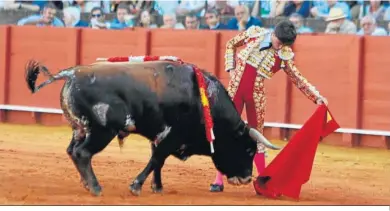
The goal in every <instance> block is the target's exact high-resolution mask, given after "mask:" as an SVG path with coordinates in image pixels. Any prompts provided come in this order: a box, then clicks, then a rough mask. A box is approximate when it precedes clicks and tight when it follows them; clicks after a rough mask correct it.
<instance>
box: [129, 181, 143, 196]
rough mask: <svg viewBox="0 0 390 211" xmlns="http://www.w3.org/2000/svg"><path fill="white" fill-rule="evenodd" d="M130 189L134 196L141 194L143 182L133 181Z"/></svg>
mask: <svg viewBox="0 0 390 211" xmlns="http://www.w3.org/2000/svg"><path fill="white" fill-rule="evenodd" d="M129 189H130V192H131V194H133V195H134V196H139V195H141V189H142V186H141V184H139V183H134V182H133V184H131V185H130V187H129Z"/></svg>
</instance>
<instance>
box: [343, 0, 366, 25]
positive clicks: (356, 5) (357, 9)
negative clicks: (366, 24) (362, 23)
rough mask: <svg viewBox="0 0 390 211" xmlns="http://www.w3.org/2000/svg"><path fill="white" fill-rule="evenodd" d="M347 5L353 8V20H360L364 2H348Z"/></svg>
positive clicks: (360, 0) (351, 12) (361, 0)
mask: <svg viewBox="0 0 390 211" xmlns="http://www.w3.org/2000/svg"><path fill="white" fill-rule="evenodd" d="M346 3H347V4H348V6H349V8H351V10H350V14H351V20H356V19H360V18H361V17H360V15H361V14H360V13H361V12H362V9H361V8H362V5H363V4H364V1H363V0H359V1H346Z"/></svg>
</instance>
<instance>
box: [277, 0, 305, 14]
mask: <svg viewBox="0 0 390 211" xmlns="http://www.w3.org/2000/svg"><path fill="white" fill-rule="evenodd" d="M292 13H298V14H300V15H301V16H302V17H304V18H307V17H309V15H310V1H303V0H294V1H290V2H288V3H287V4H286V6H285V7H284V11H283V14H284V16H287V17H288V16H290V15H291V14H292Z"/></svg>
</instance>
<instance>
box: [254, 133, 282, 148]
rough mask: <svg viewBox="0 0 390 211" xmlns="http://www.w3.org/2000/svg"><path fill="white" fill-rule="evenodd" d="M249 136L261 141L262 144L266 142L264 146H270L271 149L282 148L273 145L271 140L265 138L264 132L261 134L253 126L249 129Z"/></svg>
mask: <svg viewBox="0 0 390 211" xmlns="http://www.w3.org/2000/svg"><path fill="white" fill-rule="evenodd" d="M249 136H250V137H251V138H252V139H253V140H256V141H257V142H261V143H262V144H264V146H266V147H268V148H270V149H274V150H280V149H281V148H280V147H278V146H275V145H273V144H272V143H271V142H269V141H268V140H267V138H265V137H264V136H263V134H261V133H260V132H259V131H257V130H255V129H253V128H251V129H249Z"/></svg>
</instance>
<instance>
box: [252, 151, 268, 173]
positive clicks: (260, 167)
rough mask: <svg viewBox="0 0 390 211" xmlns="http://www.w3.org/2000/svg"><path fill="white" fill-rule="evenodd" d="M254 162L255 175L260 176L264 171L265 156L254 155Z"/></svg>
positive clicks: (260, 154)
mask: <svg viewBox="0 0 390 211" xmlns="http://www.w3.org/2000/svg"><path fill="white" fill-rule="evenodd" d="M254 162H255V165H256V169H257V174H258V175H260V174H261V173H262V172H263V171H264V169H265V156H264V153H256V155H255V158H254Z"/></svg>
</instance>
